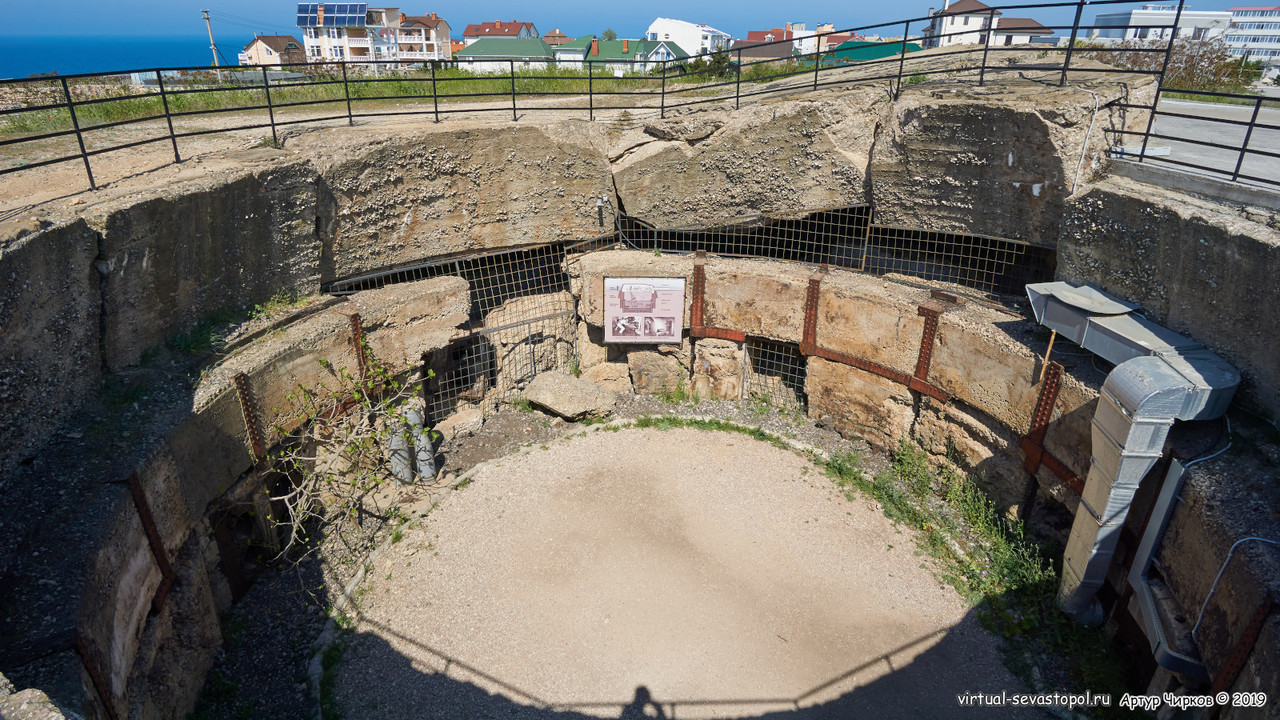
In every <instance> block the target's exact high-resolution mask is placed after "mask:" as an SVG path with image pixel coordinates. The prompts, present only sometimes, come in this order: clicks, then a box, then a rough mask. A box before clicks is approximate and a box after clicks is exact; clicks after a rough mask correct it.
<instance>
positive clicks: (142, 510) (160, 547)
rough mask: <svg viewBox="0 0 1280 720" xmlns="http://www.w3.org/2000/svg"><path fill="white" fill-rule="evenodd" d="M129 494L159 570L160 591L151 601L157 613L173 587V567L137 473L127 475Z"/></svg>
mask: <svg viewBox="0 0 1280 720" xmlns="http://www.w3.org/2000/svg"><path fill="white" fill-rule="evenodd" d="M129 494H130V495H132V496H133V507H134V508H135V509H136V510H137V511H138V519H140V520H142V529H143V530H144V531H145V532H146V533H147V543H148V544H149V545H150V546H151V555H152V556H153V557H155V559H156V566H157V567H159V568H160V589H159V590H157V591H156V596H155V597H154V598H152V600H151V610H152V612H157V613H158V612H160V609H161V608H163V607H164V601H165V598H167V597H168V596H169V588H171V587H173V579H174V575H173V565H171V564H170V563H169V553H168V552H167V551H166V550H165V549H164V541H163V540H161V539H160V530H159V528H157V527H156V518H155V515H153V514H152V513H151V504H150V503H149V502H147V493H146V491H145V490H143V489H142V479H141V478H139V477H138V473H137V472H133V473H130V474H129Z"/></svg>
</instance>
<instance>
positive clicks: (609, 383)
mask: <svg viewBox="0 0 1280 720" xmlns="http://www.w3.org/2000/svg"><path fill="white" fill-rule="evenodd" d="M582 379H583V380H587V381H589V382H593V383H595V384H597V385H599V386H600V387H602V388H604V389H605V390H608V391H610V392H615V393H622V394H626V395H630V394H631V393H633V392H635V388H634V387H632V385H631V368H630V366H628V365H627V364H626V363H623V362H606V363H600V364H599V365H593V366H591V367H589V368H587V369H586V370H583V371H582Z"/></svg>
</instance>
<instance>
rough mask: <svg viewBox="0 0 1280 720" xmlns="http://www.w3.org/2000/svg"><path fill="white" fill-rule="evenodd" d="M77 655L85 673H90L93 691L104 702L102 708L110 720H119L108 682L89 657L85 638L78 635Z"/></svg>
mask: <svg viewBox="0 0 1280 720" xmlns="http://www.w3.org/2000/svg"><path fill="white" fill-rule="evenodd" d="M76 655H79V656H80V664H81V665H82V666H84V671H85V672H87V673H89V680H90V681H91V682H92V683H93V689H94V691H95V692H97V693H98V700H100V701H101V702H102V707H103V709H105V710H106V711H107V718H109V720H117V719H118V718H119V717H120V716H119V715H118V714H117V713H116V706H115V704H114V703H112V702H111V693H110V692H108V690H107V680H106V678H104V677H103V676H102V671H101V670H99V669H98V665H97V663H95V662H93V660H92V659H91V658H90V657H89V646H88V645H87V644H86V643H85V641H84V638H83V637H81V636H80V635H79V633H77V634H76Z"/></svg>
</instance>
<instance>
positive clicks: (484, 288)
mask: <svg viewBox="0 0 1280 720" xmlns="http://www.w3.org/2000/svg"><path fill="white" fill-rule="evenodd" d="M442 275H457V276H459V277H461V278H463V279H464V280H466V281H467V282H468V283H469V284H470V285H471V320H472V321H473V322H475V323H483V322H484V320H485V317H486V316H487V315H488V314H489V313H490V312H492V311H493V310H496V309H498V308H499V307H501V306H502V305H503V304H504V303H506V302H507V301H508V300H511V299H512V298H518V297H523V296H526V295H538V294H546V293H553V292H559V291H564V290H568V289H569V276H568V275H567V274H565V271H564V247H563V246H562V245H559V244H548V245H538V246H535V247H529V248H520V249H516V250H505V251H500V252H491V253H484V254H481V255H472V256H469V257H465V258H454V259H447V260H433V261H431V262H425V263H421V264H417V265H412V266H408V267H403V268H397V269H394V270H388V271H384V272H379V273H374V274H369V275H362V276H359V277H354V278H349V279H346V280H338V281H336V282H333V283H330V284H329V285H328V286H327V287H325V292H330V293H350V292H359V291H360V290H371V289H374V288H380V287H383V286H385V285H393V284H395V283H403V282H415V281H417V280H426V279H429V278H434V277H440V276H442Z"/></svg>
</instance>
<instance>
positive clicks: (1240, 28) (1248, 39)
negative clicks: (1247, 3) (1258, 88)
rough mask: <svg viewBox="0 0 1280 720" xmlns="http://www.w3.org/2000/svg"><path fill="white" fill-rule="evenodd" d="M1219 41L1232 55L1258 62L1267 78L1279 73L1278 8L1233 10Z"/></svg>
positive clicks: (1279, 37) (1235, 8)
mask: <svg viewBox="0 0 1280 720" xmlns="http://www.w3.org/2000/svg"><path fill="white" fill-rule="evenodd" d="M1222 40H1223V41H1224V42H1225V43H1226V44H1227V48H1228V49H1229V50H1230V51H1231V53H1232V54H1233V55H1236V56H1237V57H1240V58H1242V59H1244V58H1247V59H1249V60H1261V61H1262V65H1263V71H1264V72H1265V74H1266V75H1267V76H1268V77H1271V76H1274V75H1276V74H1277V73H1280V7H1257V6H1253V7H1233V8H1231V27H1229V28H1227V31H1226V33H1224V34H1223V36H1222Z"/></svg>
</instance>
